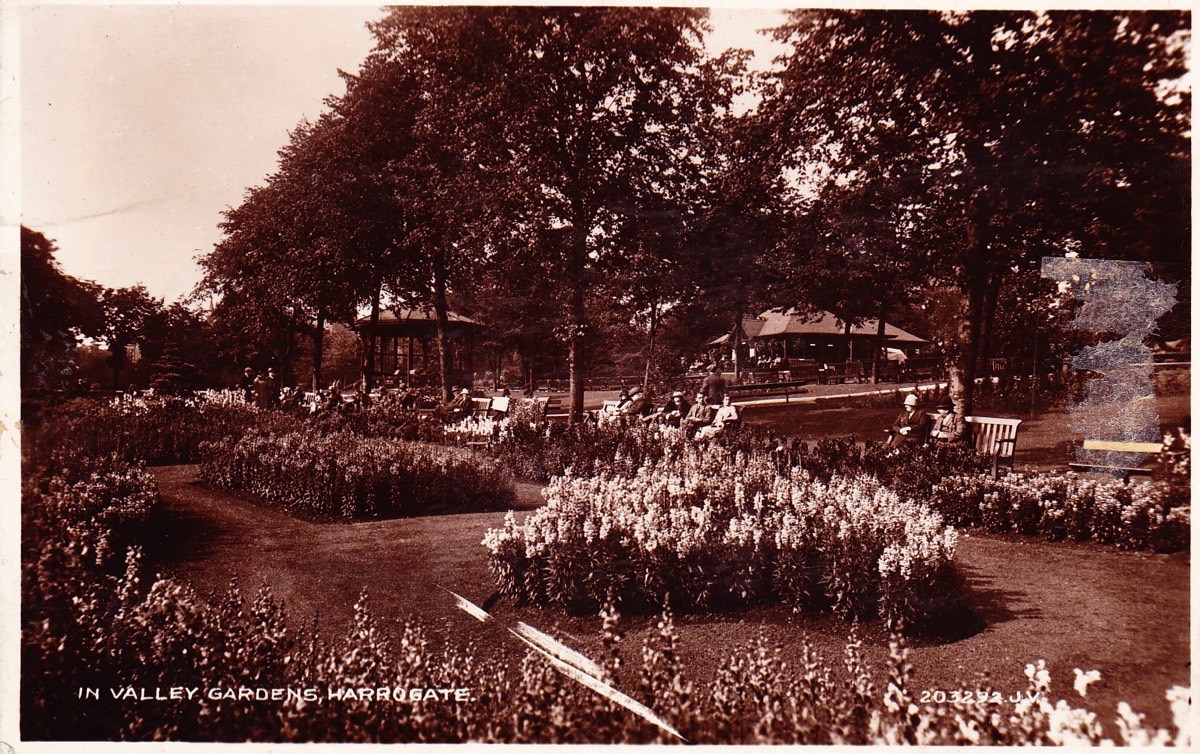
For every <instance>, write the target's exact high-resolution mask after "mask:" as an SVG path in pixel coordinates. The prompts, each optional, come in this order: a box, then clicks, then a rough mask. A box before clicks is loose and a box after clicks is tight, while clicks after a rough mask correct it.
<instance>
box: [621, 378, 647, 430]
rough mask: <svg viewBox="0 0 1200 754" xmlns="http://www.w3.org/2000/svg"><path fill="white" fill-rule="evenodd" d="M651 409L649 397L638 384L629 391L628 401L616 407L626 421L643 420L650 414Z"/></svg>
mask: <svg viewBox="0 0 1200 754" xmlns="http://www.w3.org/2000/svg"><path fill="white" fill-rule="evenodd" d="M652 410H653V408H652V407H651V405H650V399H649V398H648V397H646V394H645V393H644V392H642V388H641V387H640V386H638V385H634V386H633V389H632V390H630V391H629V401H628V402H626V403H625V405H624V406H623V407H620V408H618V411H619V412H620V415H621V417H622V419H624V421H625V422H626V423H632V422H633V421H635V420H636V421H640V420H643V419H645V418H646V417H647V416H649V415H650V413H651V412H652Z"/></svg>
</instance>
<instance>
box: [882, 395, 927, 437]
mask: <svg viewBox="0 0 1200 754" xmlns="http://www.w3.org/2000/svg"><path fill="white" fill-rule="evenodd" d="M924 429H925V414H924V413H922V412H921V411H918V410H917V394H916V393H909V394H908V397H906V398H905V399H904V411H902V412H901V413H900V415H899V416H897V417H896V421H894V422H892V427H891V429H889V430H888V435H889V436H888V441H887V447H888V448H899V447H900V446H902V445H920V444H921V443H923V442H925V432H924Z"/></svg>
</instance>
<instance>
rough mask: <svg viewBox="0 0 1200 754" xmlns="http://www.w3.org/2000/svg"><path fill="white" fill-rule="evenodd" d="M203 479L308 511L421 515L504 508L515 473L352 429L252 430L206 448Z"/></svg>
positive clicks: (373, 515)
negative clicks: (345, 430) (329, 431)
mask: <svg viewBox="0 0 1200 754" xmlns="http://www.w3.org/2000/svg"><path fill="white" fill-rule="evenodd" d="M202 454H203V456H204V461H203V463H202V465H201V467H200V476H201V478H202V479H204V480H205V481H207V482H210V483H212V484H215V485H217V486H220V487H226V488H229V489H237V490H245V491H247V492H251V493H254V494H257V495H261V496H262V497H263V498H265V499H267V500H269V501H271V502H273V503H275V504H278V505H280V506H281V507H283V508H284V509H286V510H288V511H291V512H295V513H302V514H306V515H315V516H328V517H334V518H346V519H350V518H380V517H395V516H419V515H425V514H430V513H451V512H462V511H481V510H503V509H504V508H506V507H510V506H511V504H512V501H513V499H514V495H515V487H514V485H513V482H512V479H511V478H510V477H509V476H508V474H507V473H506V472H504V471H502V470H500V469H497V468H493V467H491V466H490V465H486V464H484V463H481V462H480V459H478V458H474V457H471V456H467V455H464V454H463V453H462V452H459V451H455V450H453V449H448V448H438V447H433V446H428V445H421V444H417V443H408V442H402V441H393V440H384V439H380V438H364V437H361V436H359V435H355V434H353V433H349V432H334V433H332V434H321V433H320V432H317V431H314V430H300V431H295V432H288V433H284V434H271V433H266V432H259V431H251V432H250V433H248V434H246V436H244V437H241V438H240V439H232V438H231V439H225V440H219V441H216V442H211V443H205V444H204V445H203V446H202Z"/></svg>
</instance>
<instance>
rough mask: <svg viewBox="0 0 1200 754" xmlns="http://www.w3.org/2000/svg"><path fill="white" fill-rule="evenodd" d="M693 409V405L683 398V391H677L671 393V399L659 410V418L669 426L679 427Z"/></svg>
mask: <svg viewBox="0 0 1200 754" xmlns="http://www.w3.org/2000/svg"><path fill="white" fill-rule="evenodd" d="M691 408H692V407H691V404H689V403H688V402H687V399H686V398H684V397H683V391H682V390H676V391H675V392H673V393H671V397H670V398H669V399H668V400H667V403H666V405H665V406H663V407H662V409H660V410H659V416H660V417H661V419H662V421H663V422H665V423H666V424H667V426H670V427H678V426H679V424H680V422H682V421H683V417H685V416H687V415H688V411H689V410H691Z"/></svg>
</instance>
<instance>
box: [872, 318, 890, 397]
mask: <svg viewBox="0 0 1200 754" xmlns="http://www.w3.org/2000/svg"><path fill="white" fill-rule="evenodd" d="M883 317H884V311H883V309H882V308H881V309H880V310H879V326H878V327H877V328H876V329H875V348H873V349H871V384H872V385H878V384H879V362H880V352H881V351H882V350H883V349H884V344H885V343H887V341H886V340H885V339H884V337H883V335H884V333H883V326H884V320H883Z"/></svg>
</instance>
